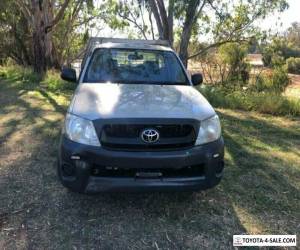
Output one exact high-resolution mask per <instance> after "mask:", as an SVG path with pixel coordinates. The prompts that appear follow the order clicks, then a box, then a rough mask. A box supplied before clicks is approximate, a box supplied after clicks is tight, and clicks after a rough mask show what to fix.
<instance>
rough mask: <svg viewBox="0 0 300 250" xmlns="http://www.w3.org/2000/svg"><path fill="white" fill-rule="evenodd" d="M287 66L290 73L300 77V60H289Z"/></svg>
mask: <svg viewBox="0 0 300 250" xmlns="http://www.w3.org/2000/svg"><path fill="white" fill-rule="evenodd" d="M286 66H287V70H288V72H289V73H292V74H299V75H300V58H295V57H290V58H288V59H287V60H286Z"/></svg>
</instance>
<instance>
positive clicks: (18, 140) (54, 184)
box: [0, 79, 300, 249]
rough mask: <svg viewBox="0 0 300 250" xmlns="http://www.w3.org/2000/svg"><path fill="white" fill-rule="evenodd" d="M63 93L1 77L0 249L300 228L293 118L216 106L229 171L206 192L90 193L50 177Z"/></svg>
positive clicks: (213, 244) (201, 245)
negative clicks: (82, 192)
mask: <svg viewBox="0 0 300 250" xmlns="http://www.w3.org/2000/svg"><path fill="white" fill-rule="evenodd" d="M69 99H70V93H56V94H55V93H51V92H47V91H46V90H44V89H41V88H31V87H30V86H28V87H27V85H26V86H24V85H23V84H22V83H21V82H20V81H19V80H17V79H16V80H14V79H11V80H10V81H7V80H3V79H2V80H0V249H232V248H233V247H232V235H233V234H244V233H249V234H296V233H299V231H300V192H299V191H300V181H299V180H300V153H299V148H300V126H299V124H300V120H299V118H285V117H272V116H267V115H260V114H257V113H252V112H250V113H249V112H241V111H232V110H222V109H220V110H218V112H219V115H220V117H221V120H222V125H223V133H224V137H225V142H226V170H225V177H224V179H223V181H222V182H221V184H220V185H219V186H217V187H216V188H214V189H212V190H208V191H203V192H197V193H192V194H190V193H148V194H126V193H124V194H123V193H119V194H98V195H92V196H91V195H81V194H76V193H72V192H69V191H68V190H66V189H65V188H63V187H62V186H61V185H60V183H59V182H58V180H57V176H56V169H55V167H56V154H57V145H58V140H59V131H60V127H61V124H62V121H63V117H64V114H65V111H66V107H67V104H68V102H69ZM298 245H299V235H298Z"/></svg>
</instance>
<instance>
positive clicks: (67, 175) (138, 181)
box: [58, 136, 224, 193]
mask: <svg viewBox="0 0 300 250" xmlns="http://www.w3.org/2000/svg"><path fill="white" fill-rule="evenodd" d="M223 159H224V142H223V139H222V138H220V139H219V140H217V141H215V142H212V143H208V144H205V145H201V146H194V147H191V148H188V149H184V150H178V151H152V152H126V151H111V150H106V149H104V148H102V147H92V146H86V145H82V144H79V143H76V142H73V141H70V140H69V139H67V138H66V137H64V136H62V138H61V143H60V150H59V160H58V175H59V177H60V180H61V182H62V183H63V185H64V186H66V187H68V188H70V189H72V190H74V191H77V192H86V193H93V192H107V191H114V192H122V191H134V192H136V191H189V190H201V189H208V188H211V187H214V186H215V185H217V184H218V183H219V182H220V180H221V178H222V175H223V167H224V160H223ZM191 166H192V167H193V169H194V170H195V169H196V171H194V172H195V174H194V175H193V174H189V175H185V174H183V175H181V174H180V173H182V172H180V171H181V170H182V169H185V168H187V169H188V168H190V167H191ZM197 168H201V169H202V171H198V170H197ZM95 169H96V170H97V171H98V170H99V172H100V174H99V173H98V174H95V173H94V171H95ZM104 169H110V170H112V171H108V172H110V173H114V172H116V173H117V172H119V171H123V172H125V173H127V172H129V174H122V175H116V174H112V175H108V174H107V172H105V171H104V173H105V175H101V171H102V170H104ZM114 169H117V170H116V171H113V170H114ZM165 169H168V173H169V172H170V173H172V170H174V172H176V174H173V173H172V174H170V175H169V174H166V171H165ZM126 171H127V172H126ZM183 172H184V171H183Z"/></svg>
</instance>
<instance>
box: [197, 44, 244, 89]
mask: <svg viewBox="0 0 300 250" xmlns="http://www.w3.org/2000/svg"><path fill="white" fill-rule="evenodd" d="M246 55H247V46H246V45H244V44H238V43H227V44H223V45H221V46H220V48H219V49H218V50H214V51H210V53H207V54H206V55H205V56H203V57H202V58H201V59H199V61H200V62H201V68H202V72H203V73H204V76H205V80H206V82H209V83H211V84H218V85H222V86H223V87H226V88H228V89H230V88H232V89H236V88H241V87H243V86H245V85H247V83H248V80H249V70H250V67H249V65H248V63H247V62H246Z"/></svg>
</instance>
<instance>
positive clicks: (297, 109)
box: [199, 85, 300, 116]
mask: <svg viewBox="0 0 300 250" xmlns="http://www.w3.org/2000/svg"><path fill="white" fill-rule="evenodd" d="M199 91H200V92H201V93H202V94H203V95H204V96H205V97H206V98H207V99H208V101H209V102H210V103H211V104H212V105H213V106H214V107H220V108H230V109H240V110H246V111H257V112H260V113H264V114H272V115H287V116H300V99H299V98H296V97H292V96H284V95H280V94H275V93H270V92H260V93H259V92H250V91H241V90H237V91H230V92H229V91H228V90H226V89H222V88H220V87H211V86H207V85H206V86H202V87H201V88H199Z"/></svg>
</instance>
